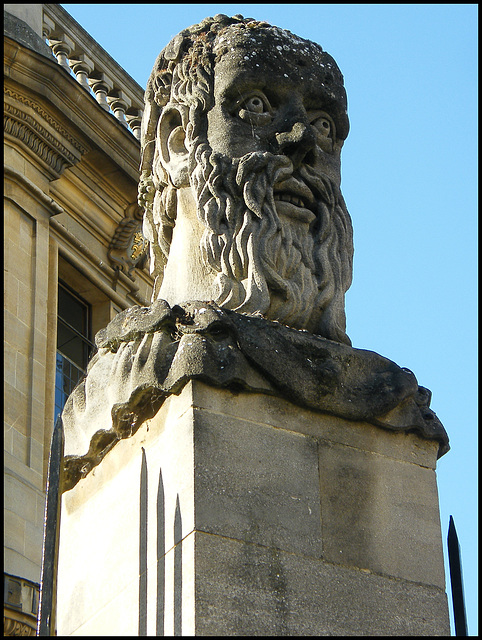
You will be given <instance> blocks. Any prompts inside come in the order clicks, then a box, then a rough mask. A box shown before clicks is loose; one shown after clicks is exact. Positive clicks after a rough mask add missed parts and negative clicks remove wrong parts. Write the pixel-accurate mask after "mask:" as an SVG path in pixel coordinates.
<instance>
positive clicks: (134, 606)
mask: <svg viewBox="0 0 482 640" xmlns="http://www.w3.org/2000/svg"><path fill="white" fill-rule="evenodd" d="M208 392H209V396H208ZM208 398H209V402H208V400H207V399H208ZM206 405H208V406H206ZM279 405H280V400H279V399H278V398H275V397H273V396H266V395H264V394H259V393H258V394H255V393H248V392H245V391H237V392H233V391H230V390H227V389H222V388H212V387H211V388H210V387H208V386H207V385H206V384H205V383H203V382H200V381H197V380H193V381H191V382H189V383H188V384H186V385H185V386H184V387H183V389H182V390H181V391H180V392H179V395H174V394H173V395H171V396H170V397H169V398H168V399H167V400H166V402H165V403H164V404H163V405H162V406H161V408H160V409H159V411H158V412H157V414H156V415H155V416H154V417H153V418H151V419H149V420H147V421H146V422H145V423H144V424H142V425H141V426H140V427H139V429H138V430H137V431H136V432H135V433H134V434H133V435H132V437H130V438H125V439H122V440H121V441H119V443H118V444H117V445H116V446H115V447H114V448H112V449H111V450H110V452H109V453H107V454H106V456H105V457H104V459H103V461H102V463H101V464H100V465H98V466H97V467H95V468H94V469H93V470H92V471H91V473H89V474H88V475H87V476H86V477H85V478H84V479H81V480H80V481H79V482H78V483H77V484H76V485H75V486H74V487H73V488H72V489H71V490H69V491H66V492H65V493H64V495H63V506H62V518H61V532H60V554H59V555H60V563H59V586H58V606H59V612H60V613H59V620H58V632H59V635H65V634H70V633H72V634H75V635H90V634H94V632H95V633H96V635H103V634H104V635H111V634H113V633H115V634H117V635H122V634H127V635H142V633H139V628H140V627H139V625H140V623H141V618H142V620H144V621H145V626H144V627H143V628H144V629H145V630H146V632H147V634H148V635H155V634H156V633H157V635H162V634H160V629H161V627H162V629H163V633H164V634H166V635H174V634H177V633H179V632H180V631H182V633H184V634H191V635H194V634H196V635H221V634H222V635H237V634H238V635H424V634H427V635H439V634H440V635H444V634H447V635H448V633H449V627H448V616H447V605H446V598H445V594H444V582H443V557H442V547H441V534H440V521H439V517H438V509H437V496H436V488H435V481H434V472H433V469H430V468H427V466H424V465H426V464H427V459H428V455H431V456H432V463H433V465H434V464H435V458H436V453H435V451H434V446H436V444H435V443H433V442H431V441H428V440H426V439H424V438H421V437H420V436H418V435H416V434H414V433H410V434H400V433H397V432H392V431H389V430H380V429H379V428H376V427H373V426H371V425H367V424H366V423H356V422H354V421H345V425H344V428H343V429H341V428H340V429H333V428H332V425H331V424H330V421H331V420H332V419H333V418H331V417H330V416H326V415H324V414H321V413H318V412H314V411H310V410H308V409H305V410H300V409H299V407H297V406H296V405H294V404H292V403H289V402H288V401H281V405H282V406H283V410H282V411H278V412H277V413H276V412H275V411H274V407H275V406H276V407H279ZM248 406H249V407H250V410H249V411H248V410H246V411H242V408H243V407H248ZM240 408H241V413H244V415H241V416H240V415H239V412H240ZM300 412H301V413H300ZM300 415H301V419H300ZM337 420H340V419H337ZM300 422H301V425H300ZM309 423H311V424H310V428H309V429H307V425H308V424H309ZM365 428H368V429H373V430H375V431H378V432H379V437H378V438H374V439H373V440H372V442H373V443H374V444H375V445H376V446H378V447H379V441H380V440H385V444H384V445H383V447H382V448H381V449H380V448H378V452H377V453H375V452H371V451H370V450H369V439H367V440H365V441H364V443H363V445H364V447H365V448H364V449H362V448H359V447H357V446H354V444H355V445H356V443H357V442H358V441H359V440H358V438H359V436H357V435H354V436H353V438H352V440H350V438H349V437H348V435H347V432H348V431H349V430H351V431H352V432H353V433H354V434H356V433H357V432H360V431H363V430H364V429H365ZM299 429H301V430H303V429H306V430H308V431H309V433H308V434H304V433H302V432H300V431H298V430H299ZM337 434H340V436H341V438H340V442H336V441H335V436H336V435H337ZM400 436H403V440H400ZM347 441H348V442H352V443H354V444H351V445H346V444H344V443H345V442H347ZM390 442H392V443H394V448H393V455H392V456H390V447H389V444H390ZM404 445H405V447H406V451H405V453H402V448H403V446H404ZM424 448H426V449H427V451H428V452H430V454H429V453H427V454H426V455H421V454H420V453H418V454H417V451H419V450H421V449H424ZM380 451H384V453H380ZM410 459H412V460H413V461H412V462H409V460H410ZM142 478H143V479H142ZM119 496H122V499H119ZM340 551H341V552H342V553H340ZM141 566H142V571H141ZM140 576H141V577H142V576H145V577H146V580H145V581H144V582H143V581H142V580H141V579H140ZM143 603H144V604H143ZM143 611H144V612H145V614H143V615H144V617H142V615H141V614H142V612H143Z"/></svg>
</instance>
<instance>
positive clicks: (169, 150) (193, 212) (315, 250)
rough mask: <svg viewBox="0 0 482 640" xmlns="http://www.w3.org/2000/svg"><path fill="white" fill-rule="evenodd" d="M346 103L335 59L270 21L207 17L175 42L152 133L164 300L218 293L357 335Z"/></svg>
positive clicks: (149, 116)
mask: <svg viewBox="0 0 482 640" xmlns="http://www.w3.org/2000/svg"><path fill="white" fill-rule="evenodd" d="M346 106H347V104H346V94H345V89H344V87H343V76H342V74H341V72H340V71H339V69H338V67H337V65H336V63H335V61H334V60H333V58H332V57H331V56H330V55H328V54H327V53H326V52H324V51H323V50H322V48H321V47H320V46H319V45H317V44H315V43H313V42H310V41H308V40H304V39H302V38H299V37H297V36H295V35H293V34H292V33H290V32H289V31H285V30H282V29H279V28H277V27H274V26H270V25H269V24H267V23H265V22H258V21H255V20H253V19H250V18H243V17H242V16H235V17H234V18H228V17H227V16H224V15H219V16H215V17H214V18H206V19H205V20H203V22H201V23H200V24H198V25H195V26H193V27H190V28H189V29H186V30H184V31H182V32H181V33H180V34H179V35H177V36H176V37H175V38H174V39H173V40H172V41H171V42H170V43H169V44H168V45H167V47H165V49H164V50H163V51H162V52H161V54H160V55H159V56H158V58H157V60H156V63H155V65H154V68H153V71H152V73H151V76H150V78H149V81H148V85H147V89H146V95H145V111H144V117H143V123H142V136H141V146H142V160H141V180H140V185H139V203H140V205H141V206H142V207H143V208H144V234H145V236H146V237H147V239H148V240H149V242H150V252H151V263H150V264H151V272H152V275H153V276H154V278H155V284H154V292H153V301H154V300H156V299H159V298H161V299H164V300H166V301H167V302H168V303H169V304H171V305H172V304H180V303H182V302H185V301H189V300H204V301H214V302H216V303H217V304H218V305H219V306H221V307H225V308H228V309H232V310H235V311H238V312H240V313H245V314H253V315H262V316H264V317H265V318H267V319H268V320H277V321H279V322H281V323H283V324H286V325H288V326H290V327H293V328H296V329H306V330H308V331H310V332H312V333H315V334H318V335H321V336H323V337H325V338H328V339H330V340H335V341H338V342H344V343H347V344H350V340H349V338H348V336H347V335H346V331H345V326H346V323H345V310H344V306H345V305H344V295H345V292H346V291H347V289H348V288H349V286H350V284H351V278H352V263H353V233H352V226H351V220H350V216H349V214H348V211H347V209H346V206H345V203H344V200H343V197H342V194H341V191H340V152H341V148H342V145H343V141H344V140H345V138H346V136H347V134H348V127H349V125H348V116H347V112H346Z"/></svg>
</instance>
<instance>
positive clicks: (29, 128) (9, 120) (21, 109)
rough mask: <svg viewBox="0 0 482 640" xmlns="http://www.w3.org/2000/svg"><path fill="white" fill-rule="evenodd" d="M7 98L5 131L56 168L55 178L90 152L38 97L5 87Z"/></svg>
mask: <svg viewBox="0 0 482 640" xmlns="http://www.w3.org/2000/svg"><path fill="white" fill-rule="evenodd" d="M5 98H6V101H5V112H4V133H5V134H6V135H9V136H12V137H14V138H16V139H17V140H19V141H20V142H22V143H23V144H24V145H25V146H26V147H27V148H28V149H29V150H30V151H31V152H33V154H34V155H35V156H36V157H37V158H38V159H40V160H41V161H43V163H45V165H47V167H48V168H49V169H51V170H52V171H53V176H52V177H53V178H54V179H55V178H58V177H59V176H60V175H61V174H62V172H63V171H64V170H65V169H66V168H67V167H71V166H73V165H74V164H75V163H76V162H78V161H79V160H80V158H81V156H82V154H83V153H85V152H86V151H87V148H86V147H84V146H83V145H82V144H80V143H79V141H78V140H76V139H75V138H74V137H73V136H72V135H71V134H70V133H69V132H68V131H66V130H65V129H64V128H63V127H62V126H61V125H60V124H59V123H58V122H56V120H55V119H54V118H53V117H52V116H51V115H50V114H49V113H47V112H46V111H45V109H43V107H42V106H41V105H40V104H39V103H38V102H36V101H35V100H32V99H31V98H28V97H26V96H24V95H22V94H21V93H18V92H17V91H15V90H13V89H11V88H5ZM13 101H15V102H13ZM27 110H30V111H31V113H28V112H27ZM37 116H38V117H37ZM42 120H43V121H44V122H45V125H46V126H44V124H43V122H42ZM47 126H49V127H51V131H49V130H48V129H47V128H46V127H47ZM65 143H66V144H65ZM66 145H68V146H70V148H68V147H67V146H66Z"/></svg>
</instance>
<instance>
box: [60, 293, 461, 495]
mask: <svg viewBox="0 0 482 640" xmlns="http://www.w3.org/2000/svg"><path fill="white" fill-rule="evenodd" d="M96 340H97V345H98V347H99V351H98V353H97V354H96V355H95V356H94V358H93V359H92V361H91V363H90V365H89V370H88V375H87V378H86V379H85V381H83V382H82V383H81V384H80V385H79V386H78V387H77V388H76V389H75V391H74V392H73V393H72V395H71V396H70V398H69V400H68V401H67V404H66V406H65V409H64V412H63V421H64V426H65V455H66V483H67V484H66V487H69V486H73V483H74V484H75V482H77V481H78V479H79V478H80V477H81V476H82V475H85V473H88V471H89V470H90V469H91V468H93V467H94V466H95V465H96V464H98V463H99V462H100V460H102V457H103V456H104V455H105V454H106V453H107V452H108V451H109V450H110V449H111V448H112V447H113V446H115V444H116V442H118V441H119V440H120V439H122V438H126V437H129V436H130V435H132V433H134V432H135V431H136V429H138V428H139V425H140V424H141V423H142V422H143V421H144V420H145V419H147V418H150V417H152V416H153V415H154V414H155V412H156V411H157V410H158V408H159V407H160V406H161V404H162V402H163V401H164V399H165V398H166V397H167V396H168V395H169V394H171V393H177V392H178V391H179V390H180V389H181V388H182V387H183V385H184V384H186V382H187V381H188V380H190V379H201V380H205V381H206V382H209V383H210V384H213V385H215V386H218V387H229V388H234V389H243V388H244V389H247V390H251V391H257V392H262V393H268V394H275V395H280V396H281V397H286V398H287V399H290V400H291V401H293V402H295V403H297V404H299V405H301V406H306V407H310V408H313V409H316V410H318V411H323V412H326V413H329V414H331V415H336V416H339V417H343V418H348V419H349V420H359V421H369V422H371V423H373V424H375V425H377V426H382V427H385V428H389V429H393V430H402V431H407V430H408V431H410V430H416V431H418V432H419V433H421V434H422V435H423V436H424V437H426V438H429V439H434V440H437V441H438V442H439V443H440V455H441V454H443V453H445V451H446V450H447V448H448V438H447V435H446V433H445V430H444V428H443V426H442V425H441V424H440V422H439V421H438V419H437V417H436V415H435V414H434V413H433V411H431V410H430V409H429V401H430V392H428V391H427V390H426V389H424V388H423V387H419V386H418V384H417V381H416V378H415V376H414V375H413V373H412V372H410V371H408V370H406V369H401V368H400V367H398V366H397V365H396V364H395V363H394V362H392V361H390V360H388V359H387V358H383V357H382V356H379V355H378V354H376V353H374V352H371V351H365V350H361V349H353V348H352V347H349V346H348V345H342V344H339V343H336V342H333V341H331V340H326V339H324V338H321V337H320V336H313V335H311V334H309V333H307V332H303V331H297V330H295V329H291V328H289V327H285V326H283V325H281V324H279V323H273V322H269V321H267V320H265V319H264V318H250V317H248V316H244V315H241V314H239V313H236V312H233V311H227V310H226V311H225V310H222V309H220V308H219V307H217V305H215V304H213V303H211V304H209V303H199V302H198V303H187V304H184V305H182V306H179V305H177V306H175V307H174V308H172V309H170V308H169V306H168V305H167V303H166V302H164V301H161V300H158V301H156V302H155V303H154V304H153V305H152V307H134V308H132V309H129V310H127V311H125V312H123V313H120V314H119V315H118V316H117V317H116V318H115V319H114V320H113V321H112V322H111V323H110V324H109V325H108V326H107V328H106V329H105V330H102V331H100V332H99V334H98V335H97V338H96ZM99 423H102V424H103V425H104V428H103V429H102V430H100V429H99V428H98V426H97V425H98V424H99Z"/></svg>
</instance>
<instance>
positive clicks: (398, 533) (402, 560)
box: [319, 441, 445, 590]
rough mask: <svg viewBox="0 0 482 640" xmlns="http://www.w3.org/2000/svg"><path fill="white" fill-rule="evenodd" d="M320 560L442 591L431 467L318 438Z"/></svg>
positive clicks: (440, 554) (443, 578) (443, 580)
mask: <svg viewBox="0 0 482 640" xmlns="http://www.w3.org/2000/svg"><path fill="white" fill-rule="evenodd" d="M319 451H320V482H321V487H322V489H321V511H322V514H323V536H324V546H323V557H324V559H325V560H327V561H329V562H334V563H337V564H341V565H345V566H348V567H358V568H359V569H369V570H370V571H372V572H375V573H378V574H381V575H390V576H398V577H400V578H405V579H407V580H411V581H413V582H419V583H425V584H429V585H435V586H437V587H439V588H440V589H442V590H443V589H444V588H445V572H444V566H443V549H442V540H441V535H440V517H439V510H438V494H437V484H436V478H435V472H434V471H433V470H432V469H426V468H424V467H419V466H418V465H416V464H410V463H408V462H405V461H398V460H395V459H394V458H392V457H390V456H388V455H387V456H382V455H379V454H374V453H370V452H367V451H360V450H359V449H356V448H352V447H346V446H343V445H338V444H334V443H331V442H323V441H320V448H319Z"/></svg>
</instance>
